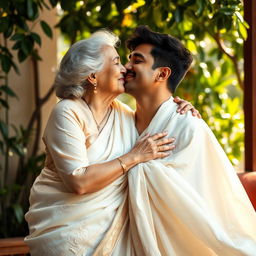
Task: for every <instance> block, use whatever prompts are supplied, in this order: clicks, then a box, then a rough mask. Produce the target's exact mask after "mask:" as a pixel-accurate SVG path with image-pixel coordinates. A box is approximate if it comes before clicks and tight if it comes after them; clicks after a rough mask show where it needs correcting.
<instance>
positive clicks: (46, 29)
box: [40, 20, 52, 38]
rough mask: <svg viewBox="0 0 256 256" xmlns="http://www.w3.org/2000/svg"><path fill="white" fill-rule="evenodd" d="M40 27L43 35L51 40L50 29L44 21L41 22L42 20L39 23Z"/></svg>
mask: <svg viewBox="0 0 256 256" xmlns="http://www.w3.org/2000/svg"><path fill="white" fill-rule="evenodd" d="M40 25H41V27H42V29H43V31H44V33H45V34H46V35H47V36H48V37H50V38H52V29H51V28H50V26H49V25H48V24H47V23H46V22H45V21H43V20H41V21H40Z"/></svg>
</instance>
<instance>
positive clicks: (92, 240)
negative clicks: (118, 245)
mask: <svg viewBox="0 0 256 256" xmlns="http://www.w3.org/2000/svg"><path fill="white" fill-rule="evenodd" d="M117 41H118V38H117V37H116V36H114V35H113V34H111V33H109V32H107V31H100V32H96V33H94V34H93V35H92V36H91V37H90V38H89V39H86V40H82V41H79V42H77V43H75V44H74V45H73V46H72V47H71V48H70V49H69V51H68V52H67V53H66V55H65V56H64V58H63V59H62V62H61V65H60V69H59V72H58V74H57V76H56V79H55V87H56V95H57V96H58V97H59V98H60V99H61V100H60V102H58V103H57V104H56V106H55V107H54V109H53V111H52V113H51V115H50V118H49V120H48V124H47V126H46V129H45V132H44V135H43V141H44V143H45V146H46V162H45V167H44V169H43V170H42V172H41V174H40V175H39V176H38V178H37V179H36V181H35V183H34V185H33V187H32V189H31V195H30V209H29V211H28V213H27V214H26V216H25V218H26V220H27V222H28V225H29V229H30V235H29V236H27V237H26V238H25V242H26V243H27V244H28V245H29V247H30V252H31V254H32V255H37V256H41V255H47V256H55V255H56V256H64V255H67V256H69V255H76V256H78V255H92V254H95V255H96V254H97V255H103V254H104V252H100V246H99V244H100V243H101V242H102V241H103V240H104V239H103V238H104V237H105V236H106V234H107V237H108V241H107V242H108V243H109V244H110V246H112V245H113V243H115V242H116V240H117V239H118V237H117V235H115V234H117V233H118V232H120V230H121V229H122V228H123V226H124V225H123V223H126V224H127V223H128V221H129V219H128V211H127V192H128V191H127V176H126V175H125V174H126V172H128V171H129V169H130V168H132V167H133V166H135V165H137V164H139V163H142V162H146V161H149V160H152V159H157V158H163V157H166V156H168V155H169V153H170V150H172V149H173V148H174V145H173V144H172V143H173V141H174V139H172V138H167V137H166V133H164V132H163V133H158V134H155V135H152V136H150V135H146V136H144V137H143V138H141V139H140V140H139V141H137V142H136V144H135V145H134V141H132V140H131V139H130V138H131V137H134V136H135V133H136V130H135V127H134V116H133V112H132V111H131V110H130V109H129V108H128V107H127V106H125V105H124V104H122V103H120V102H119V101H118V100H115V98H116V96H118V95H119V94H121V93H123V92H124V76H125V72H126V70H125V68H124V67H123V66H122V64H121V63H120V57H119V55H118V53H117V52H116V50H115V45H116V43H117ZM183 103H184V102H183ZM135 137H136V136H135ZM119 222H120V223H122V224H120V225H118V223H119ZM111 226H114V227H115V230H114V232H113V229H110V228H111ZM125 227H127V225H125ZM108 230H111V232H112V233H111V234H108ZM104 255H105V254H104ZM123 255H125V254H123Z"/></svg>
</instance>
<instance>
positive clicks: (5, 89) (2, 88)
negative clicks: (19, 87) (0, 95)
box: [0, 85, 17, 98]
mask: <svg viewBox="0 0 256 256" xmlns="http://www.w3.org/2000/svg"><path fill="white" fill-rule="evenodd" d="M0 91H3V92H5V93H6V94H8V95H9V96H11V97H16V98H17V95H16V94H15V92H14V91H13V90H12V89H11V88H10V87H9V86H7V85H2V86H0Z"/></svg>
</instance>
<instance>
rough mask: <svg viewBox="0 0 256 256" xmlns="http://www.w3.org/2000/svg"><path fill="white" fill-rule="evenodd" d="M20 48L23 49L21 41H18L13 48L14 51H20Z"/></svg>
mask: <svg viewBox="0 0 256 256" xmlns="http://www.w3.org/2000/svg"><path fill="white" fill-rule="evenodd" d="M20 48H21V41H17V42H16V43H15V44H14V45H13V47H12V49H13V50H18V49H20Z"/></svg>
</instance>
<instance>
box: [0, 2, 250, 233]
mask: <svg viewBox="0 0 256 256" xmlns="http://www.w3.org/2000/svg"><path fill="white" fill-rule="evenodd" d="M243 17H244V4H243V1H241V0H172V1H170V0H107V1H104V0H84V1H77V0H9V1H7V0H6V1H1V2H0V62H1V66H0V67H1V70H0V199H1V202H0V203H1V204H0V218H1V220H0V237H11V236H24V235H25V234H27V227H26V224H25V222H24V217H23V216H24V213H25V212H26V211H27V209H28V196H29V190H30V187H31V185H32V183H33V181H34V179H35V177H36V176H37V175H38V173H39V172H40V170H41V169H42V167H43V162H44V153H43V150H44V147H43V144H42V142H41V137H42V132H43V130H44V127H45V124H46V122H47V119H48V116H49V113H50V111H51V109H52V107H53V106H54V104H55V103H56V102H57V99H56V97H55V96H54V91H53V88H52V83H53V80H54V76H55V73H56V70H57V69H58V64H59V61H60V59H61V58H62V56H63V55H64V54H65V52H66V51H67V49H68V48H69V46H70V45H71V44H73V43H74V42H76V41H77V40H80V39H84V38H86V37H88V36H90V34H91V33H92V32H94V31H96V30H97V29H100V28H108V29H110V30H112V31H113V32H114V33H116V34H117V35H118V36H119V37H120V39H121V45H120V47H119V48H118V52H119V54H120V56H121V59H122V62H123V63H126V61H127V55H128V51H127V49H126V48H125V44H124V42H125V40H126V38H128V37H129V36H130V35H131V34H132V33H133V31H134V29H135V27H136V26H137V25H140V24H144V25H148V26H149V27H151V29H153V30H155V31H158V32H162V33H168V34H171V35H173V36H175V37H177V38H179V39H180V40H181V41H182V42H183V43H184V44H185V46H186V47H187V48H188V49H189V50H190V51H191V52H192V54H193V57H194V62H193V64H192V68H191V69H190V71H189V72H188V73H187V75H186V77H185V79H184V80H183V82H182V83H181V84H180V86H179V88H178V90H177V92H176V95H178V96H180V97H181V98H183V99H186V100H188V101H190V102H192V104H193V105H194V106H195V107H196V108H197V109H198V110H199V112H200V113H201V114H202V117H203V119H204V120H205V121H206V122H207V123H208V125H209V126H210V128H211V129H212V130H213V132H214V134H215V135H216V137H217V139H218V140H219V142H220V144H221V146H222V147H223V149H224V151H225V152H226V154H227V155H228V157H229V159H230V161H231V162H232V164H233V165H234V167H235V168H236V170H237V171H243V168H244V163H243V159H244V112H243V92H244V68H243V67H244V63H243V60H244V58H243V57H244V56H243V46H244V41H245V40H246V39H247V29H248V24H247V23H246V21H245V20H244V18H243ZM120 99H121V100H122V101H123V102H125V103H127V104H129V105H130V106H131V107H132V108H135V102H134V99H133V98H131V97H130V96H128V95H126V94H123V95H121V96H120Z"/></svg>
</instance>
